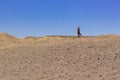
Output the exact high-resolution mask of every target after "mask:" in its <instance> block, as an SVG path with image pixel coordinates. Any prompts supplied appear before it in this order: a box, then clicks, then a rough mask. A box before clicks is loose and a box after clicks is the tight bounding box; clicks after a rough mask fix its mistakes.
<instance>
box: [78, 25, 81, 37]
mask: <svg viewBox="0 0 120 80" xmlns="http://www.w3.org/2000/svg"><path fill="white" fill-rule="evenodd" d="M77 33H78V37H80V36H81V33H80V27H79V26H78V29H77Z"/></svg>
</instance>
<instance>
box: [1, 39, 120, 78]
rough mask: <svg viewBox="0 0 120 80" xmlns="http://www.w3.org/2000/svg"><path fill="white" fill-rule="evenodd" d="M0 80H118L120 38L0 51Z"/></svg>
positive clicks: (46, 42) (56, 42) (66, 41)
mask: <svg viewBox="0 0 120 80" xmlns="http://www.w3.org/2000/svg"><path fill="white" fill-rule="evenodd" d="M0 80H120V38H117V37H115V38H103V37H86V38H63V39H62V38H61V39H49V40H44V41H41V40H40V41H38V42H35V43H33V42H31V43H30V42H29V43H27V44H24V45H17V46H11V47H4V48H0Z"/></svg>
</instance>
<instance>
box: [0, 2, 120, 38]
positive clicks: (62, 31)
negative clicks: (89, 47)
mask: <svg viewBox="0 0 120 80" xmlns="http://www.w3.org/2000/svg"><path fill="white" fill-rule="evenodd" d="M78 26H80V28H81V33H82V34H83V35H85V36H87V35H88V36H89V35H99V34H111V33H113V34H117V35H120V0H0V32H5V33H9V34H11V35H14V36H16V37H25V36H46V35H65V36H67V35H73V36H75V35H76V34H77V33H76V29H77V27H78Z"/></svg>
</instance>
